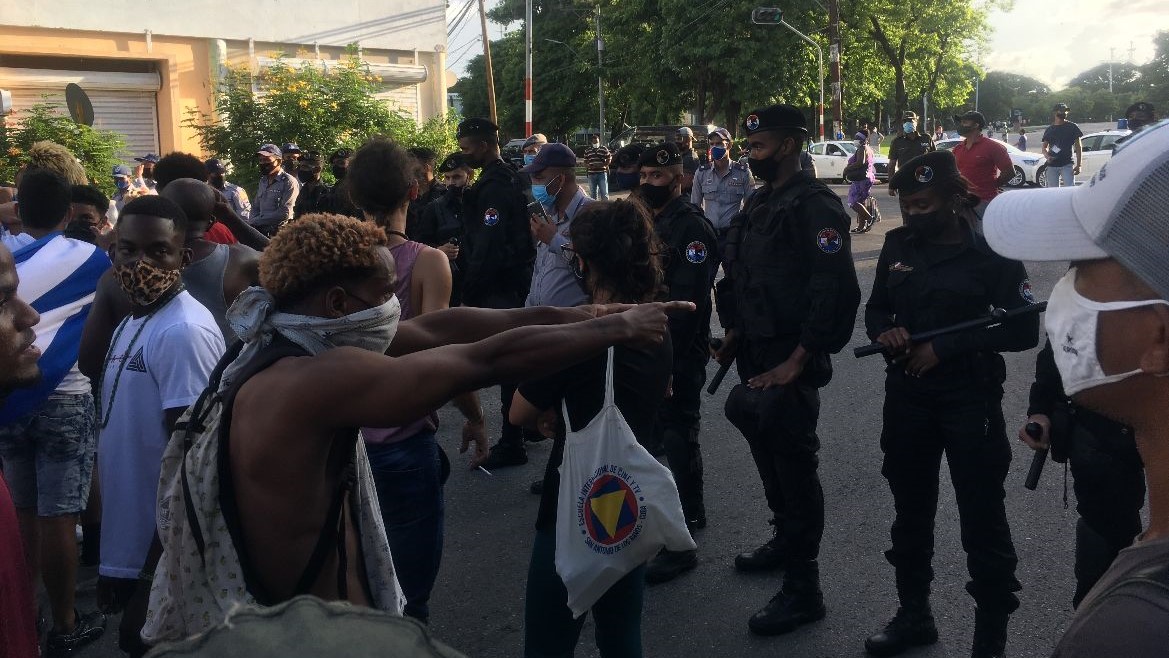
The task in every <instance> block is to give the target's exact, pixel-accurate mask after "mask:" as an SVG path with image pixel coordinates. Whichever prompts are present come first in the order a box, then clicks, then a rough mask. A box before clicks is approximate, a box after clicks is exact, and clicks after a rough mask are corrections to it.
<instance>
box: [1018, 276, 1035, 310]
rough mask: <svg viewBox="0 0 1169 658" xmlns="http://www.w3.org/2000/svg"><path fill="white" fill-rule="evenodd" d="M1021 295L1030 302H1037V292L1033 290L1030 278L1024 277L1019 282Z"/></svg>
mask: <svg viewBox="0 0 1169 658" xmlns="http://www.w3.org/2000/svg"><path fill="white" fill-rule="evenodd" d="M1019 296H1020V297H1022V298H1023V301H1025V302H1027V303H1028V304H1034V303H1035V293H1033V292H1032V291H1031V280H1030V279H1023V282H1022V283H1020V284H1019Z"/></svg>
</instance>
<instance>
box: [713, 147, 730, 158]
mask: <svg viewBox="0 0 1169 658" xmlns="http://www.w3.org/2000/svg"><path fill="white" fill-rule="evenodd" d="M726 155H727V147H725V146H712V147H710V159H711V160H722V159H723V158H725V157H726Z"/></svg>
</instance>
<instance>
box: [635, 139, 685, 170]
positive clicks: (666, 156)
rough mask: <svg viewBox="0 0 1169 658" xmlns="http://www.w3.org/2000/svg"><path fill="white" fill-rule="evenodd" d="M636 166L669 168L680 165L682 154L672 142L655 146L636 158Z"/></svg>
mask: <svg viewBox="0 0 1169 658" xmlns="http://www.w3.org/2000/svg"><path fill="white" fill-rule="evenodd" d="M637 164H639V165H641V166H642V167H670V166H672V165H680V164H682V152H681V151H679V150H678V145H677V144H675V143H673V142H665V143H662V144H656V145H654V146H651V147H649V148H647V149H646V150H645V152H644V153H642V154H641V157H640V158H638V160H637Z"/></svg>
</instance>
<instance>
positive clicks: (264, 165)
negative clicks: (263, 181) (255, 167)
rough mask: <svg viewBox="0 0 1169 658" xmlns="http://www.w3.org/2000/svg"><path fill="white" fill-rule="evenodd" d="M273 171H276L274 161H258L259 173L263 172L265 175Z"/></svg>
mask: <svg viewBox="0 0 1169 658" xmlns="http://www.w3.org/2000/svg"><path fill="white" fill-rule="evenodd" d="M273 171H276V163H275V162H261V163H260V173H261V174H264V175H265V176H267V175H268V174H270V173H272V172H273Z"/></svg>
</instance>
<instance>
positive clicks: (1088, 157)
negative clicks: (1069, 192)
mask: <svg viewBox="0 0 1169 658" xmlns="http://www.w3.org/2000/svg"><path fill="white" fill-rule="evenodd" d="M1130 134H1132V131H1131V130H1105V131H1103V132H1098V133H1089V134H1087V135H1084V136H1083V137H1082V138H1080V143H1081V144H1082V145H1083V147H1084V160H1083V162H1081V163H1080V175H1079V176H1076V180H1078V181H1079V182H1081V183H1082V182H1085V181H1088V180H1091V179H1092V177H1093V176H1095V175H1096V172H1098V171H1100V167H1103V166H1104V163H1105V162H1108V160H1109V159H1111V158H1112V151H1113V150H1115V149H1116V140H1118V139H1120V138H1121V137H1124V136H1125V135H1130Z"/></svg>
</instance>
